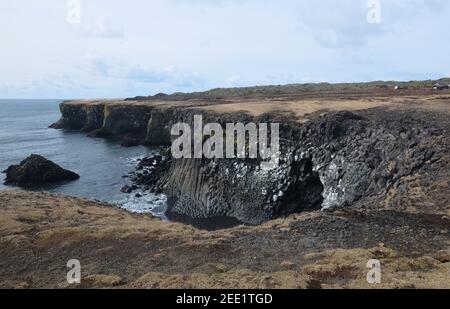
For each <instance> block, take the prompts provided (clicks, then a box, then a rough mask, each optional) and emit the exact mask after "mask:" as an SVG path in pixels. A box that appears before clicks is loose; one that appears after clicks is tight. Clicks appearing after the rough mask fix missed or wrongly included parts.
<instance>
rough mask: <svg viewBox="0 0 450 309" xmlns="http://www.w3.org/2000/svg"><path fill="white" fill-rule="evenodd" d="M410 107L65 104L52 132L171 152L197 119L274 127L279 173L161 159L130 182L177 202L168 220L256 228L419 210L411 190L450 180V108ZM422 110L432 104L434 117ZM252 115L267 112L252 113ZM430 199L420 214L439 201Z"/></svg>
mask: <svg viewBox="0 0 450 309" xmlns="http://www.w3.org/2000/svg"><path fill="white" fill-rule="evenodd" d="M411 100H412V99H411V98H407V99H404V100H402V101H401V102H398V101H396V100H394V99H392V100H390V99H381V100H375V101H371V100H369V101H364V102H357V101H352V102H348V101H342V102H338V103H336V102H326V101H324V102H321V103H320V104H321V105H320V108H317V107H314V108H309V109H307V112H304V111H303V109H304V108H305V106H311V104H312V103H310V102H286V101H282V102H281V103H277V102H268V103H267V102H265V103H261V104H259V103H258V104H257V103H255V102H252V103H248V102H245V101H244V102H220V103H217V102H215V103H211V102H206V103H205V102H181V103H180V102H175V103H171V102H163V103H161V102H135V101H126V102H125V101H114V102H108V101H98V102H83V101H80V102H65V103H63V104H61V113H62V118H61V120H59V121H58V122H57V123H55V124H54V125H52V127H54V128H64V129H69V130H82V131H86V132H89V135H91V136H102V137H114V138H118V139H120V140H121V141H122V142H123V144H124V145H134V144H144V145H169V144H170V142H171V141H170V129H171V127H172V124H174V123H176V122H187V123H192V121H193V120H192V119H193V115H196V114H201V115H202V116H203V118H204V122H205V123H206V122H218V123H221V124H225V123H227V122H233V123H235V122H243V123H247V122H250V121H251V122H256V123H261V122H278V123H280V124H281V127H280V144H281V145H280V147H281V148H280V149H281V156H280V164H279V165H278V166H274V167H273V168H271V169H264V168H262V166H261V163H262V162H261V160H258V159H254V160H253V159H232V160H229V159H213V160H210V159H205V158H203V159H179V160H175V159H172V158H170V154H168V160H166V161H164V166H163V167H162V168H160V169H159V174H158V177H157V178H156V179H155V177H154V176H152V177H150V176H146V175H144V174H139V175H138V177H137V178H138V179H139V184H141V185H145V186H147V187H148V188H149V189H152V190H157V191H163V192H165V193H166V194H168V195H170V196H172V197H174V203H171V205H170V209H169V211H170V212H174V213H178V214H182V215H187V216H190V217H193V218H209V217H214V216H230V217H234V218H237V219H239V220H240V221H242V222H245V223H251V224H258V223H261V222H264V221H267V220H269V219H273V218H276V217H279V216H284V215H288V214H291V213H295V212H299V211H303V210H309V209H320V208H323V209H325V208H330V207H343V206H349V205H360V206H362V205H363V206H364V207H372V206H373V207H380V206H382V207H392V206H393V205H394V206H396V207H409V206H411V207H416V206H417V205H414V206H412V205H410V204H411V203H410V202H411V201H410V200H408V201H407V202H406V203H405V202H404V199H405V196H407V194H408V192H409V191H410V190H411V189H412V188H413V186H417V185H418V184H419V186H424V185H425V186H428V185H429V184H431V183H435V182H436V181H438V180H439V179H444V180H445V179H449V178H448V166H449V165H448V164H449V160H448V150H449V144H448V140H449V138H448V137H449V125H448V121H447V120H448V112H449V110H448V99H444V100H447V101H445V102H444V101H442V100H443V99H440V100H441V101H436V100H435V101H433V100H434V99H432V98H416V99H415V100H416V101H414V100H412V101H411ZM338 101H339V100H338ZM392 102H395V104H393V103H392ZM424 102H431V103H433V102H437V105H436V106H435V107H436V108H435V107H434V105H433V104H434V103H433V104H431V103H430V104H429V105H424ZM443 102H444V103H443ZM236 104H238V105H237V106H238V108H237V109H236V107H235V105H236ZM239 104H241V105H239ZM308 104H309V105H308ZM218 105H220V106H221V108H217V106H218ZM274 105H275V106H277V105H278V107H279V108H277V107H275V108H274ZM249 106H250V107H249ZM253 106H256V108H260V106H263V107H264V108H262V109H261V110H260V111H259V112H254V111H253V110H251V109H253ZM327 106H335V108H333V109H332V110H330V109H327ZM339 106H341V107H339ZM430 106H431V107H432V108H430ZM355 107H357V108H355ZM442 107H444V108H443V109H442ZM239 108H242V109H243V110H245V109H247V111H246V112H243V111H240V109H239ZM299 110H301V111H303V114H302V115H301V116H302V117H299ZM447 185H448V184H447ZM427 188H428V187H427ZM426 191H427V189H424V190H422V192H426ZM433 192H434V193H430V194H431V195H429V196H428V197H427V196H425V195H423V196H421V197H420V198H418V199H419V200H420V201H419V204H420V203H423V204H424V205H426V204H427V203H428V198H431V196H433V194H437V195H439V194H440V192H441V191H439V190H437V191H433ZM439 203H440V202H439V201H437V202H436V201H435V202H433V206H428V208H425V211H433V210H434V209H440V211H444V212H445V211H448V203H447V204H445V202H444V204H439Z"/></svg>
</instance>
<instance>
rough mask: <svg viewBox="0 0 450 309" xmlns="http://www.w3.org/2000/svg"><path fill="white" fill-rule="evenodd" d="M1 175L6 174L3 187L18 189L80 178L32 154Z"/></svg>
mask: <svg viewBox="0 0 450 309" xmlns="http://www.w3.org/2000/svg"><path fill="white" fill-rule="evenodd" d="M3 173H6V180H5V185H17V186H19V187H27V186H33V185H41V184H47V183H55V182H61V181H71V180H76V179H78V178H80V176H79V175H78V174H76V173H74V172H71V171H68V170H65V169H63V168H62V167H60V166H59V165H57V164H55V163H53V162H52V161H50V160H47V159H45V158H44V157H42V156H40V155H36V154H32V155H31V156H29V157H28V158H26V159H25V160H23V161H22V162H20V164H19V165H11V166H10V167H8V169H6V170H5V171H3Z"/></svg>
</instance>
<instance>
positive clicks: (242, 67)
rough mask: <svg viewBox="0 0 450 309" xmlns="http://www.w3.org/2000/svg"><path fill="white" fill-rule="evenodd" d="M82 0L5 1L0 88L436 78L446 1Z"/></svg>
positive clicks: (146, 88)
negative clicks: (377, 8) (75, 9)
mask: <svg viewBox="0 0 450 309" xmlns="http://www.w3.org/2000/svg"><path fill="white" fill-rule="evenodd" d="M366 2H367V1H366V0H317V1H309V0H297V1H295V0H266V1H260V0H244V1H242V0H221V1H207V0H168V1H157V0H150V1H144V0H135V1H132V2H131V3H127V2H124V1H118V0H111V1H105V0H89V1H86V0H81V5H82V7H81V9H82V11H81V12H82V19H81V24H76V25H71V24H68V23H67V22H66V16H67V8H66V5H65V4H66V3H65V1H59V0H42V1H39V2H37V1H25V0H14V1H2V2H1V3H0V42H1V45H2V49H1V50H2V52H1V53H2V54H1V55H2V57H0V70H1V72H2V74H1V75H0V91H1V92H0V96H13V97H21V96H27V97H56V96H64V97H100V96H105V97H125V96H134V95H143V94H150V93H157V92H173V91H196V90H204V89H207V88H212V87H220V86H245V85H255V84H281V83H293V82H303V81H331V82H333V81H360V80H373V79H388V78H389V79H390V78H395V79H412V78H434V77H440V76H442V75H444V74H445V73H447V72H449V71H450V63H448V61H447V59H446V58H447V55H448V54H449V53H450V42H449V41H448V40H446V39H445V38H446V37H448V29H450V19H449V18H448V16H450V2H449V1H447V0H396V1H389V0H381V3H382V23H381V24H375V25H374V24H368V23H367V21H366V13H367V11H366V9H367V8H366Z"/></svg>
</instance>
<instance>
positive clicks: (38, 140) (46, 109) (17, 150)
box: [0, 99, 167, 219]
mask: <svg viewBox="0 0 450 309" xmlns="http://www.w3.org/2000/svg"><path fill="white" fill-rule="evenodd" d="M59 103H61V100H16V99H14V100H6V99H2V100H0V171H3V170H5V169H6V168H8V166H10V165H12V164H19V163H20V161H22V160H23V159H25V158H26V157H28V156H29V155H31V154H39V155H42V156H44V157H45V158H47V159H49V160H52V161H53V162H55V163H56V164H58V165H60V166H61V167H63V168H66V169H69V170H72V171H74V172H76V173H77V174H79V175H80V176H81V177H80V179H79V180H76V181H73V182H69V183H63V184H57V185H49V186H42V187H38V188H33V189H32V190H35V191H49V192H53V193H60V194H64V195H69V196H76V197H85V198H89V199H93V200H100V201H104V202H108V203H111V204H114V205H117V206H118V207H122V208H125V209H127V210H129V211H132V212H137V213H151V214H153V215H155V216H157V217H160V218H163V219H166V218H165V215H164V212H165V210H166V207H167V198H166V197H165V196H164V195H155V194H151V193H147V192H140V193H141V194H142V197H139V198H138V197H136V196H135V194H136V193H138V192H134V193H133V194H125V193H122V192H120V189H121V188H122V187H123V186H124V185H127V184H128V185H129V184H130V180H129V179H128V178H126V177H123V176H125V175H127V174H129V173H130V172H132V171H134V168H135V166H136V164H137V160H138V159H139V158H142V157H145V156H149V155H155V154H157V150H156V149H155V148H149V147H145V146H136V147H130V148H126V147H122V146H121V145H120V144H119V143H118V142H116V141H113V140H107V139H100V138H91V137H87V136H86V134H85V133H80V132H65V131H62V130H55V129H50V128H48V126H49V125H50V124H52V123H53V122H55V121H57V120H58V119H59V118H60V112H59ZM4 178H5V174H3V173H1V174H0V190H1V189H6V188H14V187H9V186H5V185H3V181H4Z"/></svg>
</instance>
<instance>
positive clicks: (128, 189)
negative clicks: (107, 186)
mask: <svg viewBox="0 0 450 309" xmlns="http://www.w3.org/2000/svg"><path fill="white" fill-rule="evenodd" d="M120 191H121V192H122V193H127V194H130V193H131V192H132V191H133V190H132V189H131V187H130V186H123V187H122V189H120Z"/></svg>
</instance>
